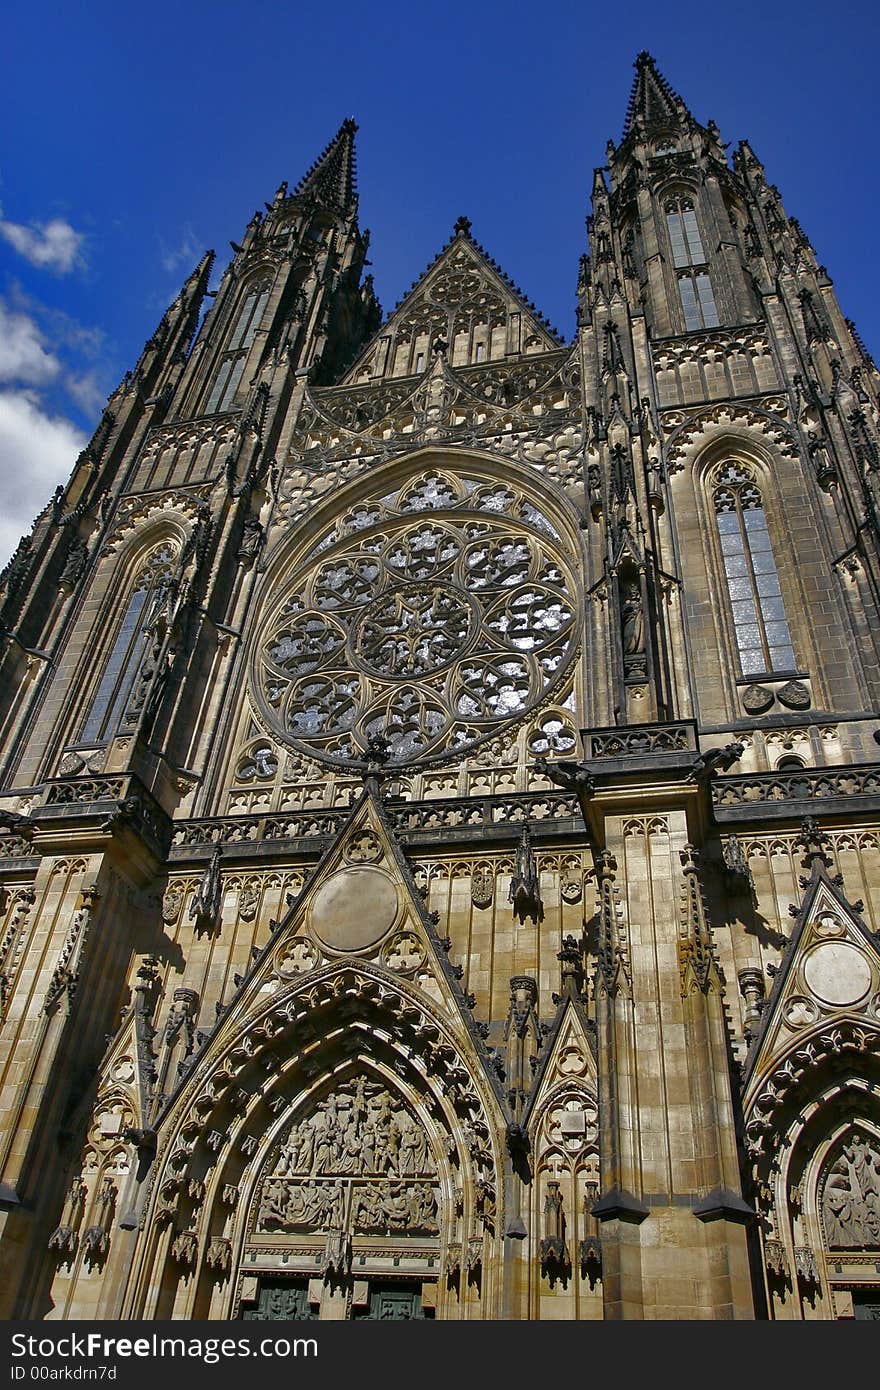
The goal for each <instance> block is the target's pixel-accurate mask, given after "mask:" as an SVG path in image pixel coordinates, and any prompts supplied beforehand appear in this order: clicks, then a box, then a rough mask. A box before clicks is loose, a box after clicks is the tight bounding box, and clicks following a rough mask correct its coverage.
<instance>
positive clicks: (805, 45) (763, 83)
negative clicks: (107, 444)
mask: <svg viewBox="0 0 880 1390" xmlns="http://www.w3.org/2000/svg"><path fill="white" fill-rule="evenodd" d="M2 32H3V41H4V50H5V56H6V64H5V69H6V71H5V74H4V81H3V83H2V85H0V126H2V129H3V131H4V133H5V135H6V137H7V138H6V140H5V141H4V142H3V147H2V149H0V209H2V211H0V564H2V562H3V561H4V560H5V559H6V558H7V556H8V554H9V553H10V552H11V550H12V549H13V548H14V545H15V543H16V541H17V539H18V537H19V535H20V534H21V532H22V531H24V530H26V529H28V528H29V526H30V523H31V521H32V519H33V517H34V515H35V514H36V513H37V512H38V511H39V510H40V508H41V507H42V506H43V505H44V503H45V501H46V500H47V499H48V497H49V495H50V493H51V492H52V490H53V488H54V486H55V485H56V483H57V482H58V481H65V480H66V478H67V475H68V473H69V470H70V467H71V465H72V463H73V460H74V458H75V455H76V452H77V450H78V448H79V447H81V445H82V444H83V443H84V442H85V439H86V437H87V435H88V433H90V432H91V429H92V428H93V427H94V424H95V422H96V420H97V418H98V415H99V413H100V409H101V406H102V404H103V401H104V399H105V397H106V395H107V394H108V393H109V391H110V390H112V388H113V387H114V386H115V384H116V382H117V381H118V380H119V378H120V377H121V376H122V375H123V373H124V372H125V371H126V370H127V369H128V368H129V367H130V366H131V365H132V364H133V362H134V360H135V358H136V357H137V354H138V352H139V351H140V348H141V346H142V344H143V342H144V340H145V339H146V338H147V337H148V336H149V334H150V333H151V332H152V330H153V328H154V326H155V323H156V321H157V320H158V319H159V317H160V316H161V313H162V311H163V309H164V307H165V306H166V304H167V303H168V302H169V301H170V300H171V299H172V298H173V296H174V294H175V292H176V290H177V288H178V286H179V284H180V282H181V280H182V279H183V278H184V277H185V276H186V274H188V272H189V271H190V270H191V268H192V266H193V265H194V264H195V262H196V261H197V260H198V259H199V257H200V255H201V254H202V251H203V250H204V249H206V248H207V247H214V248H216V250H217V252H218V258H219V263H220V265H221V266H222V264H223V263H224V262H225V260H226V258H227V257H228V255H229V241H230V239H235V238H237V237H238V236H239V235H240V233H241V231H242V229H243V228H244V225H245V223H246V222H247V221H248V220H249V218H250V216H251V215H252V213H253V211H254V210H255V208H257V207H261V206H262V204H263V201H264V200H265V199H270V198H271V196H272V193H273V192H274V190H275V188H276V187H277V185H278V183H279V182H280V181H281V180H282V179H288V180H289V181H290V182H291V183H295V182H296V181H297V180H298V179H299V178H300V176H301V175H302V173H303V172H304V171H305V169H306V168H307V166H308V165H309V164H310V163H311V162H312V160H313V159H314V158H315V156H316V155H317V154H318V153H319V151H320V150H321V149H322V148H323V146H324V145H325V144H326V143H327V141H328V140H329V139H330V138H331V136H332V135H333V133H334V132H335V130H336V129H337V127H338V126H339V124H340V123H341V121H342V120H343V119H344V118H345V117H346V116H349V115H351V116H354V117H355V119H356V120H357V121H358V123H359V125H360V131H359V133H358V170H359V188H360V194H361V205H360V211H361V224H362V226H368V227H370V229H371V232H372V242H371V250H370V255H371V259H372V262H373V265H372V271H373V274H374V276H375V281H376V288H377V292H378V294H379V297H380V299H381V301H382V305H383V308H384V309H385V310H386V312H387V311H388V310H390V309H391V308H392V307H393V305H394V304H395V302H396V301H397V300H398V299H399V298H400V297H401V295H402V294H404V293H405V291H406V290H407V289H408V287H409V286H410V284H411V283H412V281H413V280H414V279H416V278H417V277H418V275H419V274H420V273H421V271H422V270H423V269H424V268H425V266H426V265H427V264H428V263H429V262H430V261H431V260H432V259H433V257H434V255H435V254H436V253H437V251H438V250H439V249H440V247H441V246H442V244H443V243H444V242H445V240H446V239H447V237H448V236H449V234H450V232H451V229H452V224H453V222H454V221H455V219H456V217H457V216H458V215H459V214H460V213H465V214H466V215H467V216H468V217H470V218H471V220H472V222H473V234H474V235H475V236H476V238H477V239H478V240H479V241H480V242H482V244H483V245H484V246H485V247H486V248H487V250H488V251H489V252H490V254H491V255H492V256H493V257H494V258H495V259H496V260H497V261H498V262H499V263H500V264H501V265H502V267H503V268H504V269H505V270H506V271H507V273H508V274H509V275H510V276H511V277H512V278H513V279H514V280H515V281H516V282H517V283H518V284H519V285H520V286H521V287H522V288H523V290H524V291H525V292H526V294H527V295H528V296H529V297H530V298H531V299H533V300H534V301H535V303H536V304H537V305H538V307H539V308H540V309H541V310H542V311H543V312H544V313H545V314H546V315H547V317H548V318H549V319H550V321H551V323H553V324H554V325H555V326H556V327H557V328H558V329H559V330H560V331H561V332H562V333H563V334H564V335H565V336H566V337H571V336H572V334H573V332H574V292H575V283H576V278H577V268H578V258H579V256H580V254H581V253H582V251H583V250H584V249H585V232H584V217H585V215H586V213H587V211H588V196H589V189H590V185H591V180H592V171H593V168H594V166H596V165H598V164H602V163H603V162H604V159H605V145H606V141H607V140H608V138H609V136H610V137H612V138H614V139H615V140H616V139H619V137H620V130H621V126H622V123H623V118H624V112H625V109H626V103H627V98H628V95H629V90H630V86H631V83H632V77H633V69H632V65H633V60H634V58H635V56H636V53H637V52H638V51H639V50H640V49H643V48H647V49H649V50H650V51H651V52H652V53H653V54H654V56H655V58H656V59H657V62H658V64H659V66H660V68H661V70H662V72H663V73H664V75H665V76H666V77H667V78H668V80H669V81H670V82H671V84H672V85H673V87H675V88H676V89H677V90H678V91H679V92H680V93H681V94H682V96H683V97H684V98H685V100H686V101H687V102H688V104H689V105H690V107H691V109H692V111H693V112H694V114H695V116H697V118H698V119H700V120H703V121H705V120H707V119H709V118H710V117H711V118H713V119H714V120H715V121H717V123H718V125H719V126H720V128H721V133H722V138H723V139H724V140H726V141H730V142H732V144H734V145H735V144H736V142H737V141H738V140H740V139H742V138H744V137H745V138H748V139H749V140H750V141H751V143H752V145H753V147H754V149H755V151H756V153H757V154H758V155H759V157H760V158H761V159H762V160H763V161H764V163H765V165H766V166H767V174H768V178H769V179H770V181H772V182H775V183H776V184H778V186H779V189H780V191H781V193H782V197H783V201H784V203H785V205H786V208H787V211H788V212H789V213H790V214H791V215H793V216H796V217H798V218H799V219H800V221H801V224H802V226H803V228H804V230H805V231H806V232H807V234H808V235H809V236H810V238H811V240H812V241H813V244H814V246H815V247H816V251H817V253H818V256H819V259H820V261H824V262H825V264H826V265H827V267H828V269H829V271H830V273H831V276H832V278H833V279H834V281H835V284H836V288H837V292H838V295H839V297H840V299H841V302H842V305H843V308H844V312H845V313H847V314H848V315H849V316H850V317H852V318H854V319H855V320H856V323H857V325H858V327H859V329H860V331H861V333H862V336H863V338H864V339H865V342H866V344H867V346H868V348H869V349H870V350H871V351H873V352H874V353H875V354H880V285H878V280H880V277H878V275H877V273H876V268H875V258H876V236H875V234H874V228H873V215H874V212H875V205H876V201H877V187H876V179H877V162H878V154H877V152H878V148H880V144H878V137H880V103H878V100H877V78H876V53H877V47H878V37H880V16H878V7H876V6H875V5H873V4H868V3H863V2H861V0H860V3H856V4H845V3H844V4H838V5H837V6H836V7H835V8H834V10H833V12H832V11H829V9H828V7H827V6H824V5H823V6H820V5H819V4H811V3H806V4H805V3H800V4H798V3H793V0H778V2H777V0H763V3H758V0H731V3H730V5H729V7H727V8H725V6H724V5H723V4H720V3H719V4H716V5H714V6H709V5H707V4H706V3H705V0H703V3H700V4H697V3H693V2H692V0H678V2H677V3H676V4H674V5H661V4H658V3H656V0H654V3H647V2H646V0H635V3H631V4H628V5H620V4H617V5H611V4H608V3H604V4H601V5H599V4H596V3H594V2H593V0H583V3H571V4H568V3H560V0H544V2H543V3H541V4H535V3H530V4H518V3H515V2H514V0H508V2H507V3H504V4H502V3H499V0H484V2H483V3H482V4H480V5H470V6H467V7H459V6H437V5H435V6H430V7H429V6H425V5H413V4H404V3H400V0H385V2H384V3H383V2H382V0H379V2H378V3H373V4H372V5H370V4H366V3H364V2H363V0H358V3H354V0H336V3H332V4H331V3H326V0H325V3H322V4H315V3H312V0H301V2H300V3H297V4H293V3H278V0H276V3H270V0H249V3H247V4H246V5H245V4H240V3H230V0H213V3H210V4H208V3H205V0H177V2H176V3H175V4H170V3H168V0H153V3H151V4H150V5H148V6H141V5H137V6H136V5H134V4H130V3H125V0H123V3H120V0H114V2H113V3H109V2H108V0H87V3H86V4H85V5H82V6H79V5H73V4H71V3H70V0H45V3H43V4H41V5H38V6H37V5H30V6H24V5H18V6H15V7H14V9H13V8H10V9H7V12H6V17H5V19H4V22H3V31H2Z"/></svg>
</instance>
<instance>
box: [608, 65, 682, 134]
mask: <svg viewBox="0 0 880 1390" xmlns="http://www.w3.org/2000/svg"><path fill="white" fill-rule="evenodd" d="M634 66H635V70H636V75H635V80H634V81H633V85H632V91H631V93H630V98H629V105H628V106H627V109H626V120H625V122H624V126H623V138H624V139H626V137H627V135H629V134H630V132H631V130H632V128H633V125H634V123H635V122H636V121H638V122H639V123H640V124H641V125H642V126H644V127H650V126H669V125H677V124H678V120H679V116H680V113H681V111H682V109H683V108H684V102H683V101H682V99H681V97H680V96H679V95H678V92H676V91H675V90H674V89H673V88H672V87H671V86H670V85H669V83H668V82H667V81H666V78H665V77H664V76H663V74H662V73H661V72H660V71H659V69H658V67H657V64H656V62H655V60H654V58H653V56H652V55H651V54H650V53H649V52H648V51H647V49H643V50H642V52H641V53H639V55H638V56H637V58H636V61H635V64H634Z"/></svg>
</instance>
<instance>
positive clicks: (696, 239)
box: [666, 198, 718, 332]
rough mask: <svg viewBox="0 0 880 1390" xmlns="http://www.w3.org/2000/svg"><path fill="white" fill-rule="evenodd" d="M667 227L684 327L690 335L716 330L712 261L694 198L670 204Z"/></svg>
mask: <svg viewBox="0 0 880 1390" xmlns="http://www.w3.org/2000/svg"><path fill="white" fill-rule="evenodd" d="M666 226H667V229H668V232H669V240H670V243H671V246H672V264H673V265H674V266H675V270H676V274H677V277H678V293H679V296H680V298H681V307H682V312H683V313H684V326H685V328H686V329H687V331H688V332H692V331H694V330H696V329H700V328H715V327H716V326H717V324H718V309H717V307H716V304H715V295H714V292H713V290H712V281H711V279H710V278H709V265H708V257H707V256H706V252H705V250H704V247H703V238H702V236H701V235H700V227H699V223H698V222H697V214H696V210H695V208H694V204H693V201H692V200H691V199H690V198H676V199H674V201H672V202H670V203H667V204H666Z"/></svg>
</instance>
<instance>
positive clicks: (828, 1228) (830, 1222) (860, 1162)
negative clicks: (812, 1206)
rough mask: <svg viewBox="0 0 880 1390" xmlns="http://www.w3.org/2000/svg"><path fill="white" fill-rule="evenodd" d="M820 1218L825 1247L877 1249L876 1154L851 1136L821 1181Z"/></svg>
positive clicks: (879, 1157) (879, 1185) (879, 1177)
mask: <svg viewBox="0 0 880 1390" xmlns="http://www.w3.org/2000/svg"><path fill="white" fill-rule="evenodd" d="M822 1216H823V1218H824V1221H825V1236H826V1239H827V1241H828V1244H829V1245H830V1246H831V1247H832V1249H834V1248H842V1249H859V1248H861V1249H870V1250H876V1249H880V1151H878V1149H877V1146H876V1143H871V1142H869V1141H868V1140H867V1139H866V1138H864V1137H863V1136H862V1135H855V1136H854V1137H853V1138H852V1140H851V1141H850V1142H849V1143H848V1144H846V1145H845V1146H844V1148H843V1150H842V1151H841V1153H840V1155H839V1157H838V1158H837V1159H836V1160H835V1161H834V1163H833V1164H832V1166H831V1169H830V1171H829V1173H828V1177H827V1178H826V1180H825V1190H824V1194H823V1198H822Z"/></svg>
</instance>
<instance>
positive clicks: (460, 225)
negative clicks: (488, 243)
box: [452, 217, 471, 236]
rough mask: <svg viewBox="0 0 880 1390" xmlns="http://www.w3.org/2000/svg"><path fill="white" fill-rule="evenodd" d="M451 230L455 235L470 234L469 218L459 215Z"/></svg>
mask: <svg viewBox="0 0 880 1390" xmlns="http://www.w3.org/2000/svg"><path fill="white" fill-rule="evenodd" d="M452 230H453V232H454V233H455V235H456V236H470V234H471V219H470V218H469V217H459V218H458V220H457V221H456V224H455V226H454V227H453V229H452Z"/></svg>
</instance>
